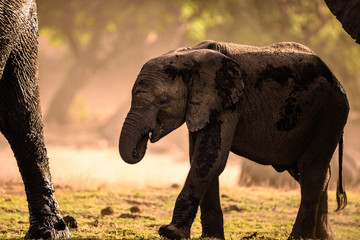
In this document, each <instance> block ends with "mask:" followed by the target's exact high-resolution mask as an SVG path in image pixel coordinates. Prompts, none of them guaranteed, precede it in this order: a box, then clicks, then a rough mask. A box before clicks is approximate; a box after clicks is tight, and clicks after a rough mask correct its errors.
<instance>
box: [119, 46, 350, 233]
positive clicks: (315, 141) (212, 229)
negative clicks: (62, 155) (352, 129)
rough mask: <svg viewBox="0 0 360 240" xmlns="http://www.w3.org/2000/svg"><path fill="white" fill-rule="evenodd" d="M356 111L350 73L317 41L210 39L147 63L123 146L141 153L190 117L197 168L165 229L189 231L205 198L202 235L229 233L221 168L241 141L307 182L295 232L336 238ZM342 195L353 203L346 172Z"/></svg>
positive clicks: (131, 156) (125, 151) (248, 151)
mask: <svg viewBox="0 0 360 240" xmlns="http://www.w3.org/2000/svg"><path fill="white" fill-rule="evenodd" d="M348 112H349V104H348V101H347V98H346V95H345V93H344V90H343V88H342V87H341V85H340V83H339V82H338V81H337V80H336V78H335V77H334V75H333V74H332V73H331V72H330V71H329V69H328V68H327V67H326V65H325V64H324V63H323V62H322V61H321V60H320V58H319V57H317V56H316V55H315V54H314V53H313V52H312V51H311V50H310V49H308V48H307V47H305V46H303V45H300V44H297V43H277V44H273V45H270V46H266V47H252V46H245V45H237V44H232V43H222V42H214V41H206V42H202V43H200V44H199V45H197V46H195V47H193V48H181V49H178V50H176V51H172V52H169V53H167V54H164V55H162V56H160V57H158V58H154V59H152V60H150V61H149V62H147V63H146V64H145V65H144V66H143V68H142V69H141V72H140V74H139V76H138V77H137V79H136V82H135V84H134V87H133V90H132V103H131V109H130V111H129V113H128V115H127V118H126V120H125V122H124V126H123V128H122V132H121V136H120V143H119V150H120V154H121V157H122V158H123V159H124V160H125V161H126V162H127V163H131V164H134V163H137V162H139V161H140V160H141V159H142V158H143V156H144V154H145V151H146V146H147V141H148V139H150V141H151V142H152V143H154V142H156V141H158V140H159V139H160V138H162V137H164V136H165V135H166V134H168V133H169V132H171V131H172V130H174V129H176V128H177V127H179V126H180V125H182V124H183V123H184V122H186V124H187V127H188V129H189V142H190V151H189V152H190V162H191V168H190V171H189V173H188V176H187V179H186V182H185V185H184V187H183V189H182V191H181V193H180V194H179V196H178V198H177V200H176V203H175V208H174V213H173V218H172V221H171V223H170V224H169V225H164V226H162V227H161V228H160V230H159V234H160V235H161V236H165V237H167V238H170V239H179V238H189V237H190V227H191V224H192V222H193V220H194V218H195V215H196V212H197V209H198V206H199V205H200V209H201V223H202V236H204V237H215V238H220V239H223V238H224V231H223V216H222V211H221V207H220V199H219V178H218V177H219V175H220V173H221V172H222V171H223V169H224V167H225V165H226V161H227V157H228V154H229V152H230V151H232V152H234V153H236V154H238V155H240V156H244V157H246V158H248V159H251V160H253V161H255V162H258V163H260V164H264V165H272V166H273V167H274V168H275V169H276V170H277V171H284V170H287V171H288V172H289V173H290V174H291V176H293V177H294V178H295V179H296V180H297V181H298V182H299V183H300V185H301V203H300V209H299V212H298V215H297V218H296V221H295V224H294V226H293V230H292V232H291V235H290V237H292V238H295V239H300V238H319V239H329V238H332V233H331V229H330V225H329V223H330V222H329V219H328V203H327V186H328V181H329V177H330V171H329V162H330V159H331V156H332V154H333V152H334V150H335V148H336V146H337V144H338V143H339V141H340V145H341V146H340V148H339V149H340V153H342V132H343V129H344V126H345V123H346V120H347V116H348ZM341 161H342V156H341V155H340V159H339V163H340V165H341ZM339 173H340V174H341V167H340V171H339ZM337 196H338V205H339V206H338V208H339V209H341V208H343V207H345V205H346V195H345V192H344V191H343V189H342V182H341V175H340V179H339V191H338V193H337Z"/></svg>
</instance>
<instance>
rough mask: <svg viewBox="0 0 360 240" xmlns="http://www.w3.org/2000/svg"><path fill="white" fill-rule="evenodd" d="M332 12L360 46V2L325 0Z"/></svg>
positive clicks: (353, 0)
mask: <svg viewBox="0 0 360 240" xmlns="http://www.w3.org/2000/svg"><path fill="white" fill-rule="evenodd" d="M325 2H326V4H327V6H328V8H329V9H330V11H331V12H332V13H333V14H334V15H335V16H336V18H337V19H338V20H339V21H340V22H341V24H342V26H343V28H344V29H345V31H346V32H347V33H348V34H350V36H351V37H352V38H354V39H355V40H356V42H357V43H358V44H360V17H359V16H360V1H359V0H325Z"/></svg>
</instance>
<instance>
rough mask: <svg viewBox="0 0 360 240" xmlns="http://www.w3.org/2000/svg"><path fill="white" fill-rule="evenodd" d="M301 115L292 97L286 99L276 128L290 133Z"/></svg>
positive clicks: (299, 108)
mask: <svg viewBox="0 0 360 240" xmlns="http://www.w3.org/2000/svg"><path fill="white" fill-rule="evenodd" d="M300 114H301V107H300V106H299V105H298V104H297V100H296V98H294V97H288V98H287V99H286V101H285V105H284V106H283V107H282V108H281V112H280V119H279V120H278V121H277V122H276V128H277V129H278V130H280V131H286V132H288V131H290V130H292V129H293V128H294V127H295V126H296V125H297V123H298V117H299V115H300Z"/></svg>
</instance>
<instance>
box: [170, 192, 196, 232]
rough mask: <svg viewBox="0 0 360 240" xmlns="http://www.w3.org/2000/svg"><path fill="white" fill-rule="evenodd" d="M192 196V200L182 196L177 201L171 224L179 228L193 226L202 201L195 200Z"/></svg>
mask: <svg viewBox="0 0 360 240" xmlns="http://www.w3.org/2000/svg"><path fill="white" fill-rule="evenodd" d="M190 188H191V187H190ZM192 195H193V194H192ZM192 195H190V198H189V199H188V198H186V197H185V196H184V195H182V194H180V195H179V196H178V198H177V199H176V203H175V208H174V215H173V219H172V221H171V222H172V223H173V224H175V225H176V227H177V228H183V227H187V226H191V224H192V222H193V221H194V219H195V217H196V213H197V209H198V207H199V204H200V199H199V198H195V197H193V196H192Z"/></svg>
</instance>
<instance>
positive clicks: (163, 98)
mask: <svg viewBox="0 0 360 240" xmlns="http://www.w3.org/2000/svg"><path fill="white" fill-rule="evenodd" d="M168 102H169V98H168V97H167V96H160V97H159V99H158V104H160V105H164V104H167V103H168Z"/></svg>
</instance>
